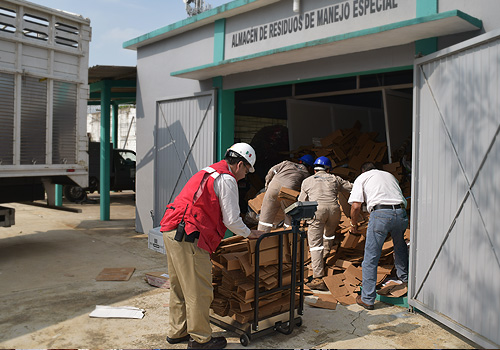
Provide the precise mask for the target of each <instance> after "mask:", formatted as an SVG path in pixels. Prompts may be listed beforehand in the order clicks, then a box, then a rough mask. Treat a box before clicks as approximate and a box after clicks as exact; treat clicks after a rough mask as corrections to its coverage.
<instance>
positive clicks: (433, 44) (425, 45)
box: [415, 0, 438, 56]
mask: <svg viewBox="0 0 500 350" xmlns="http://www.w3.org/2000/svg"><path fill="white" fill-rule="evenodd" d="M436 13H438V0H417V13H416V15H417V17H424V16H428V15H434V14H436ZM437 49H438V42H437V38H428V39H423V40H418V41H416V42H415V55H423V56H425V55H428V54H430V53H433V52H436V51H437Z"/></svg>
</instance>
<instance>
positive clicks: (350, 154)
mask: <svg viewBox="0 0 500 350" xmlns="http://www.w3.org/2000/svg"><path fill="white" fill-rule="evenodd" d="M360 129H361V126H360V125H359V124H355V125H354V127H353V128H351V129H342V130H336V131H334V132H332V133H331V134H330V135H328V136H326V137H324V138H323V139H321V140H319V143H318V142H315V144H314V145H310V146H303V147H300V149H298V150H294V151H292V152H291V153H292V154H293V157H294V158H299V157H300V156H302V155H304V154H311V155H313V156H315V157H320V156H326V157H328V158H329V159H330V160H331V162H332V171H331V172H332V173H333V174H335V175H338V176H340V177H342V178H343V179H345V180H349V181H351V182H354V180H355V179H356V177H357V176H358V175H359V174H360V167H361V165H362V164H363V163H365V162H368V161H370V162H373V163H379V164H380V163H383V162H384V161H387V144H386V143H385V142H376V140H375V139H376V137H377V133H375V132H361V131H360ZM383 170H385V171H388V172H390V173H391V174H393V175H394V176H395V177H396V179H397V180H398V181H399V182H400V185H401V188H402V191H403V195H404V196H405V197H406V198H408V199H409V197H410V183H409V181H407V179H405V177H404V169H403V167H402V165H401V164H400V163H399V162H394V163H391V164H385V165H384V166H383ZM264 195H265V194H264V193H260V194H259V195H257V196H256V197H255V198H253V199H250V200H249V201H248V206H249V207H250V208H251V209H252V210H253V212H255V213H256V214H257V215H258V214H260V207H261V206H262V200H263V198H264ZM298 195H299V192H297V191H292V190H289V189H282V191H281V192H280V195H279V196H278V198H279V199H280V200H281V201H283V202H285V201H286V203H287V204H288V205H290V203H291V202H293V201H296V200H297V197H298ZM347 197H348V194H347V195H346V194H343V193H339V202H340V205H341V207H342V211H343V212H342V216H341V221H340V224H339V226H338V228H337V231H336V234H335V236H336V238H335V244H334V247H333V249H332V250H331V251H330V253H329V255H328V257H327V259H326V271H325V272H326V276H325V278H324V281H325V284H326V285H327V287H328V289H329V291H330V293H329V294H328V293H322V294H314V293H313V292H312V291H310V290H309V291H308V293H309V294H311V296H310V297H308V298H306V303H308V304H310V305H312V306H316V307H323V308H328V309H335V307H336V305H337V303H341V304H343V305H349V304H354V303H355V302H356V296H357V295H358V293H359V292H360V286H361V281H362V268H361V263H362V261H363V254H364V244H365V235H366V229H367V226H368V220H369V214H368V213H363V214H362V217H360V218H358V222H359V223H360V224H361V225H360V231H361V234H353V233H351V232H350V219H349V216H350V205H349V204H347ZM409 207H410V201H409V200H408V208H409ZM283 219H284V213H283V211H280V212H279V215H278V216H277V218H276V220H275V222H274V224H275V225H279V223H280V222H281V221H282V220H283ZM409 235H410V231H409V229H407V230H406V233H405V239H406V240H407V241H409V238H410V237H409ZM247 244H249V243H248V242H247ZM247 250H248V251H246V252H244V251H242V252H240V253H241V255H238V254H236V256H237V257H236V258H238V257H241V256H244V255H245V254H250V255H249V256H250V259H249V264H250V267H248V266H247V267H246V268H247V269H251V266H252V265H251V264H252V261H253V260H252V258H251V250H250V247H249V246H248V247H247ZM393 251H394V249H393V244H392V239H391V237H390V236H388V237H387V240H386V242H385V243H384V245H383V248H382V254H381V257H380V261H379V266H378V270H377V284H378V285H379V287H381V286H382V283H383V282H384V281H385V280H387V278H388V277H389V276H391V275H392V274H393V273H394V258H393ZM306 256H307V257H309V252H308V251H307V253H306ZM221 259H222V261H224V259H226V260H227V258H226V257H225V258H221ZM243 260H245V259H243ZM238 261H239V264H240V265H241V266H242V270H243V271H245V267H244V265H245V264H244V263H243V262H242V260H238ZM309 262H310V258H308V259H307V260H306V264H305V266H306V268H307V266H308V264H309ZM234 264H235V266H236V263H234ZM223 267H224V265H223ZM247 272H248V271H247ZM217 273H218V274H219V276H220V278H223V276H224V273H223V272H221V271H218V272H217ZM226 275H227V273H226ZM305 275H306V276H307V277H310V276H312V270H311V269H307V270H306V274H305ZM245 276H246V277H247V278H248V277H252V276H251V274H250V275H249V274H246V273H245ZM239 282H242V284H241V285H240V286H238V287H236V291H237V290H238V288H240V287H241V286H242V285H244V282H245V281H243V280H239ZM231 283H236V282H231ZM247 283H248V281H247ZM229 284H230V283H228V282H226V283H222V282H221V283H220V284H219V289H221V288H220V286H222V293H219V295H224V297H222V298H221V299H220V300H217V302H215V300H214V304H217V307H218V308H220V309H225V310H226V313H228V314H233V315H235V314H236V313H238V312H239V313H240V314H242V313H244V312H248V310H251V309H250V305H244V306H242V305H240V304H238V305H236V303H235V302H233V303H231V302H230V301H227V299H229V298H230V296H231V295H232V294H230V293H228V292H227V288H230V287H231V286H232V285H229ZM250 284H252V283H251V282H250ZM252 285H253V284H252ZM248 287H249V288H250V285H248ZM233 288H234V287H233ZM242 288H243V287H241V288H240V289H242ZM263 288H265V283H264V284H263ZM379 292H380V293H381V294H384V295H387V296H401V295H403V294H404V293H405V292H406V286H404V285H396V284H394V283H393V284H388V285H386V286H385V287H384V288H382V289H381V290H380V291H379ZM236 294H238V293H236ZM239 295H240V296H241V295H242V291H241V290H240V293H239ZM250 295H251V293H250ZM246 296H248V295H246ZM224 298H225V299H224ZM250 298H251V297H250ZM244 301H246V303H245V302H244ZM238 302H239V303H241V302H243V304H248V299H247V300H245V299H242V298H240V299H239V300H238ZM214 310H215V309H214ZM230 310H232V311H230ZM244 310H247V311H244ZM235 317H239V316H235ZM233 318H234V317H233ZM245 319H246V318H245Z"/></svg>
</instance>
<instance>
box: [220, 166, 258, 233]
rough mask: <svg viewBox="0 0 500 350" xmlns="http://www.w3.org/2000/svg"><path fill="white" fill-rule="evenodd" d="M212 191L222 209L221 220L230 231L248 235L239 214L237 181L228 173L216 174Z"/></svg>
mask: <svg viewBox="0 0 500 350" xmlns="http://www.w3.org/2000/svg"><path fill="white" fill-rule="evenodd" d="M214 191H215V194H216V195H217V197H218V198H219V204H220V209H221V211H222V222H223V223H224V225H226V227H227V228H228V229H229V230H231V232H233V233H235V234H237V235H240V236H243V237H248V236H249V235H250V229H249V228H248V227H247V225H245V223H244V222H243V219H242V218H241V216H240V205H239V203H238V202H239V196H238V183H237V182H236V179H235V178H234V177H233V176H231V175H229V174H222V175H219V176H217V178H216V179H215V180H214Z"/></svg>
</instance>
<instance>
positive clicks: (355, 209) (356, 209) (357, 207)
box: [351, 202, 363, 233]
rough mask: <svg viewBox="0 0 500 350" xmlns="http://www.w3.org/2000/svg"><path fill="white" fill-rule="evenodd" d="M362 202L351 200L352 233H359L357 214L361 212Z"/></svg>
mask: <svg viewBox="0 0 500 350" xmlns="http://www.w3.org/2000/svg"><path fill="white" fill-rule="evenodd" d="M362 204H363V203H360V202H352V203H351V232H352V233H359V232H358V224H359V223H358V218H359V215H360V214H361V205H362Z"/></svg>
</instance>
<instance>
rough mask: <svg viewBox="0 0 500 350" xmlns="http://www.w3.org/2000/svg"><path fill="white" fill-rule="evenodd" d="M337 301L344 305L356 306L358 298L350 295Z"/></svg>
mask: <svg viewBox="0 0 500 350" xmlns="http://www.w3.org/2000/svg"><path fill="white" fill-rule="evenodd" d="M337 300H338V302H339V303H341V304H342V305H353V304H356V297H355V296H353V295H352V294H351V295H348V296H344V297H338V298H337Z"/></svg>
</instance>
